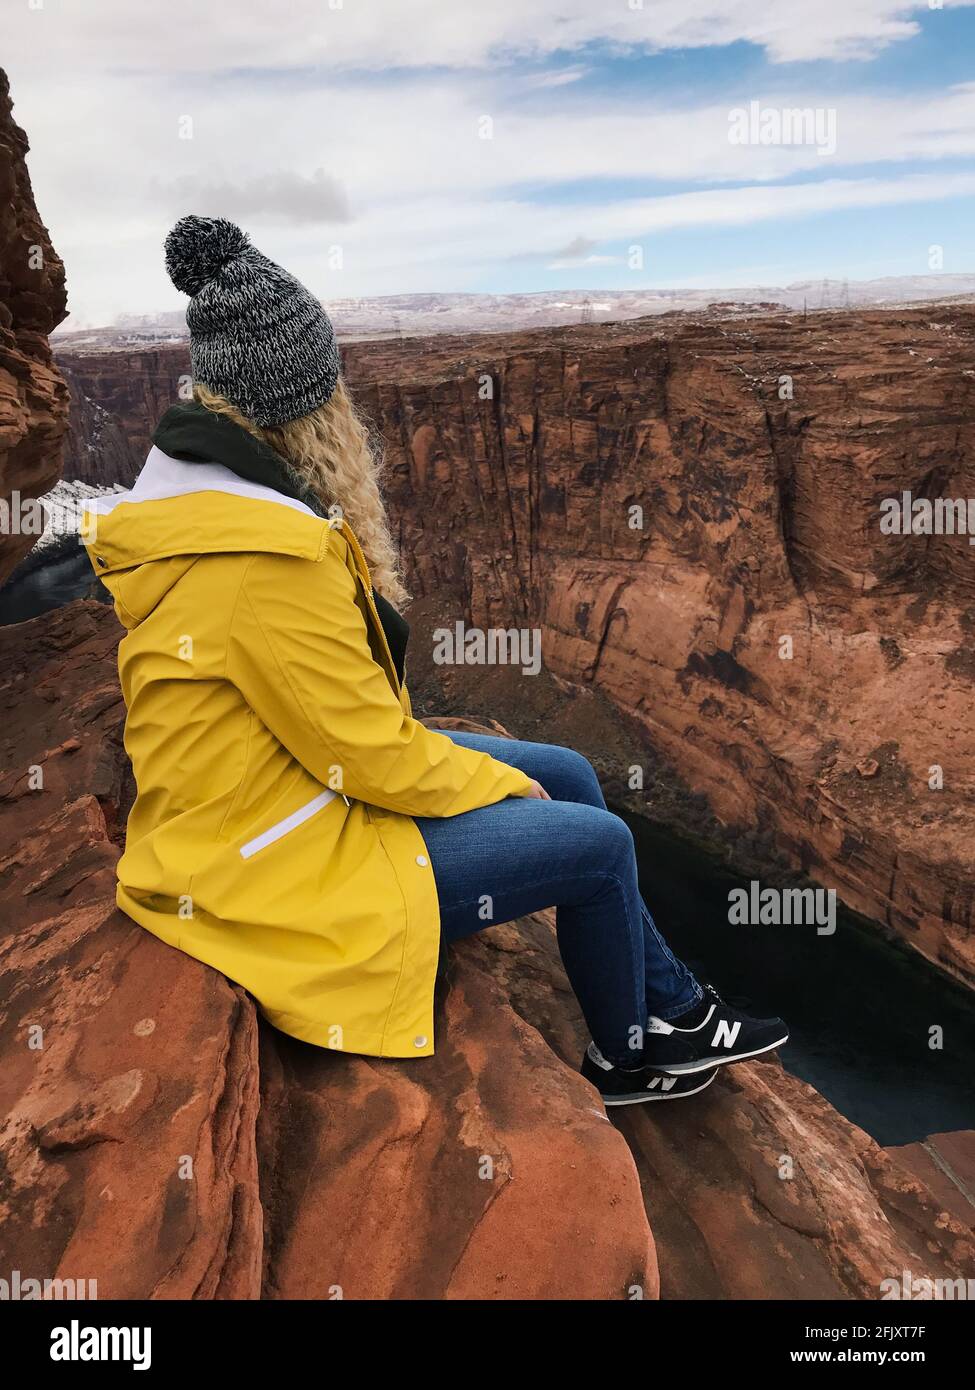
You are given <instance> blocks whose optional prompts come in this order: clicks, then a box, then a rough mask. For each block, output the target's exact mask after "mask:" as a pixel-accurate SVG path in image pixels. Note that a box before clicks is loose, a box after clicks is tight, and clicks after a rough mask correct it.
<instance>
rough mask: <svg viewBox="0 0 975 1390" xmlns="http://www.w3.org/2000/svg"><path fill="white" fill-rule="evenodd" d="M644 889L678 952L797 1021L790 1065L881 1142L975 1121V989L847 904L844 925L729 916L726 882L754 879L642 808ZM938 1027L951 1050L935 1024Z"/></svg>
mask: <svg viewBox="0 0 975 1390" xmlns="http://www.w3.org/2000/svg"><path fill="white" fill-rule="evenodd" d="M625 818H626V820H627V822H628V824H629V825H630V828H631V829H632V831H633V834H634V838H635V840H636V845H637V855H638V860H639V865H640V883H641V886H642V889H643V893H644V896H645V898H646V900H647V902H648V904H649V906H650V909H651V911H652V912H653V915H654V918H655V920H656V922H657V925H658V926H659V927H660V929H661V931H662V932H663V933H664V935H665V936H666V937H667V940H668V942H669V943H670V945H671V946H672V948H673V949H674V950H675V952H676V954H678V955H679V956H681V957H682V959H684V960H685V961H687V963H688V964H689V965H690V966H691V967H692V968H693V969H694V970H695V972H696V973H699V974H701V975H703V976H705V977H706V978H707V979H709V980H711V981H712V982H713V983H714V985H715V986H716V987H717V988H718V989H719V990H720V991H721V992H722V993H723V994H724V995H726V996H727V997H728V998H729V999H730V1000H731V1002H733V1003H735V1004H738V1005H739V1006H740V1007H743V1008H747V1009H748V1011H749V1012H751V1013H755V1014H757V1015H759V1016H764V1015H766V1014H780V1015H781V1016H782V1017H783V1018H784V1019H785V1020H786V1021H787V1023H788V1024H789V1025H790V1028H791V1037H790V1040H789V1043H788V1044H787V1045H786V1047H784V1048H783V1049H782V1052H781V1054H780V1055H781V1058H782V1062H783V1065H784V1066H785V1067H786V1068H787V1069H788V1070H789V1071H791V1072H793V1073H794V1075H796V1076H799V1077H801V1078H802V1079H803V1080H804V1081H808V1082H810V1083H811V1084H812V1085H813V1086H815V1087H816V1089H817V1091H820V1092H821V1093H822V1094H823V1095H824V1096H826V1098H827V1099H828V1100H829V1101H830V1102H831V1103H832V1104H833V1105H834V1106H835V1107H836V1109H837V1110H839V1111H840V1112H841V1113H842V1114H843V1115H845V1116H846V1117H847V1119H849V1120H852V1121H853V1123H854V1124H857V1125H859V1126H860V1127H861V1128H862V1129H865V1130H866V1131H867V1133H868V1134H871V1135H872V1136H873V1137H874V1139H876V1140H877V1141H878V1142H879V1143H881V1144H906V1143H909V1142H910V1141H912V1140H915V1139H924V1138H925V1137H926V1136H927V1135H929V1134H935V1133H938V1132H940V1131H943V1130H954V1129H972V1128H975V1011H973V1003H972V996H971V994H970V993H969V992H968V991H967V990H965V989H964V988H962V987H961V986H960V985H956V984H955V983H954V981H952V980H949V979H947V978H946V977H945V976H944V975H942V974H941V973H940V972H939V971H938V970H936V969H935V968H934V967H933V966H931V965H929V964H928V963H927V962H926V961H924V960H922V959H921V957H920V956H918V955H916V954H914V953H913V952H911V951H910V950H909V949H908V948H907V947H902V946H900V945H899V944H891V943H890V942H888V941H886V940H884V939H883V937H882V936H881V935H880V932H879V931H878V930H877V929H875V928H872V927H870V926H869V924H865V923H863V922H861V921H860V920H859V919H856V918H854V917H852V916H850V915H849V914H844V913H843V912H842V909H839V908H838V910H837V917H836V931H835V933H834V934H833V935H832V936H818V935H817V934H816V928H815V926H811V927H809V926H732V925H730V924H729V922H728V893H729V891H730V889H732V888H737V887H746V888H747V886H748V884H747V880H744V879H741V878H738V877H735V876H734V875H732V874H729V873H728V871H727V870H726V869H724V868H723V866H721V865H718V864H715V863H713V862H710V861H708V860H707V859H706V858H705V857H703V856H702V855H701V853H700V852H699V851H698V850H697V849H696V848H695V849H692V848H689V847H688V846H686V845H685V844H684V843H682V842H680V841H676V840H675V839H674V838H673V837H672V836H671V835H669V834H668V833H667V832H666V831H661V830H659V829H657V828H655V827H653V826H650V825H649V824H648V823H647V822H646V821H643V820H638V819H636V818H635V817H630V816H626V817H625ZM935 1025H938V1026H940V1027H941V1028H942V1030H943V1050H942V1051H932V1050H930V1049H929V1047H928V1036H929V1033H928V1030H929V1029H930V1028H931V1027H933V1026H935Z"/></svg>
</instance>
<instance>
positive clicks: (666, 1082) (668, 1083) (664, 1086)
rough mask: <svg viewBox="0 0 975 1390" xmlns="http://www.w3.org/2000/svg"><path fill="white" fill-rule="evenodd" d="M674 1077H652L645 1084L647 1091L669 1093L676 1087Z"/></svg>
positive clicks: (675, 1078) (676, 1079)
mask: <svg viewBox="0 0 975 1390" xmlns="http://www.w3.org/2000/svg"><path fill="white" fill-rule="evenodd" d="M677 1081H678V1078H677V1077H676V1076H654V1077H652V1078H651V1080H649V1081H648V1082H647V1090H648V1091H669V1090H670V1089H671V1087H672V1086H676V1085H677Z"/></svg>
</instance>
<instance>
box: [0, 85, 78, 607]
mask: <svg viewBox="0 0 975 1390" xmlns="http://www.w3.org/2000/svg"><path fill="white" fill-rule="evenodd" d="M27 148H28V146H27V137H26V135H25V134H24V132H23V131H22V130H21V128H20V126H18V125H17V124H16V122H15V121H14V119H13V115H12V107H11V101H10V89H9V86H8V83H7V77H6V74H5V73H3V72H0V501H3V502H5V503H6V504H8V505H9V503H10V500H11V494H13V493H18V494H19V496H20V497H21V498H23V499H28V498H33V497H40V496H41V495H42V494H43V493H45V492H47V491H48V489H49V488H51V487H53V486H54V484H55V483H56V482H57V480H58V478H59V477H60V476H61V445H62V440H63V438H64V433H65V430H66V428H67V423H68V392H67V388H66V387H65V384H64V381H63V380H62V378H61V375H60V373H59V372H58V370H57V368H56V367H55V366H54V364H53V362H52V360H51V351H50V348H49V347H48V342H47V335H48V333H50V331H51V329H52V328H54V327H55V326H56V325H57V324H59V323H60V322H61V320H62V319H63V318H64V316H65V312H66V307H65V306H66V301H65V290H64V267H63V265H62V264H61V261H60V260H59V259H58V257H57V255H56V254H55V252H54V249H53V247H52V246H51V242H50V238H49V237H48V234H47V228H46V227H45V226H44V224H43V223H42V222H41V220H40V217H39V216H38V212H37V208H36V207H35V206H34V195H33V193H32V191H31V185H30V176H29V175H28V173H27V164H26V162H25V156H26V154H27ZM3 509H4V510H7V507H4V508H3ZM14 511H15V513H19V509H18V508H17V507H16V506H15V508H14ZM36 538H37V536H36V533H35V532H33V531H31V530H29V529H28V530H26V531H24V530H19V531H18V529H17V525H16V524H15V525H14V526H13V527H11V526H9V525H4V526H3V527H2V528H0V583H2V582H3V580H4V579H5V578H6V577H7V575H8V574H9V573H10V571H11V570H12V569H13V568H14V566H15V565H16V564H17V562H18V560H20V559H21V558H22V557H23V556H24V555H25V554H26V553H27V551H28V550H29V549H30V547H31V545H33V543H34V541H35V540H36Z"/></svg>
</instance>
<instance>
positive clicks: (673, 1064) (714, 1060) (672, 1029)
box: [643, 985, 789, 1077]
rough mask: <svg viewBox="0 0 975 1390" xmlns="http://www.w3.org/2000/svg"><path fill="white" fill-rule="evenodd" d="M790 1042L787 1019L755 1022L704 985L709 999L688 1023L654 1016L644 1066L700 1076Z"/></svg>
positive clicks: (647, 1039) (712, 988)
mask: <svg viewBox="0 0 975 1390" xmlns="http://www.w3.org/2000/svg"><path fill="white" fill-rule="evenodd" d="M788 1040H789V1030H788V1028H787V1027H786V1025H785V1024H784V1023H783V1022H782V1020H781V1018H750V1017H749V1016H748V1014H744V1013H742V1012H741V1010H740V1009H735V1008H732V1006H731V1005H730V1004H726V1003H725V1001H724V1000H723V999H722V998H721V996H720V994H718V992H717V990H716V989H714V987H713V986H712V985H705V986H704V998H703V999H702V1000H701V1003H700V1004H699V1006H698V1007H697V1009H695V1010H694V1011H693V1012H692V1013H691V1014H690V1016H689V1018H688V1020H687V1021H686V1022H685V1021H684V1020H683V1019H680V1018H678V1019H677V1020H676V1021H675V1022H674V1023H665V1022H664V1020H663V1019H662V1018H654V1017H653V1016H652V1015H651V1017H650V1018H649V1019H648V1020H647V1035H646V1038H645V1040H644V1048H643V1057H644V1061H645V1062H646V1063H647V1064H648V1065H649V1066H652V1067H656V1069H657V1070H658V1071H662V1072H666V1074H667V1075H668V1076H687V1077H691V1076H696V1075H698V1074H699V1073H701V1072H707V1071H710V1069H711V1068H712V1067H725V1066H727V1065H728V1063H729V1062H744V1061H745V1060H746V1058H748V1057H760V1056H761V1055H762V1053H763V1052H772V1051H774V1049H775V1048H777V1047H781V1046H782V1044H783V1043H785V1042H788Z"/></svg>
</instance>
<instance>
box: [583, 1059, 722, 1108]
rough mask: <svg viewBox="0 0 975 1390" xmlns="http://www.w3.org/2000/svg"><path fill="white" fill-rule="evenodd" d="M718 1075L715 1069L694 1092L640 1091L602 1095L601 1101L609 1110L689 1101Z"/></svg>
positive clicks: (705, 1088)
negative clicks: (629, 1094) (664, 1102)
mask: <svg viewBox="0 0 975 1390" xmlns="http://www.w3.org/2000/svg"><path fill="white" fill-rule="evenodd" d="M717 1075H718V1073H717V1069H715V1071H714V1074H713V1075H712V1076H709V1077H708V1079H707V1080H706V1081H702V1082H701V1084H700V1086H695V1087H694V1090H693V1091H639V1092H635V1093H634V1094H633V1095H632V1096H604V1095H602V1094H601V1093H600V1099H601V1100H602V1102H603V1105H605V1106H606V1108H607V1110H608V1109H611V1108H612V1107H613V1106H615V1105H649V1104H650V1102H651V1101H655V1100H687V1098H688V1096H699V1095H700V1094H701V1092H702V1091H706V1090H707V1088H708V1087H709V1086H710V1085H711V1082H712V1081H714V1080H715V1079H716V1077H717Z"/></svg>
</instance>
